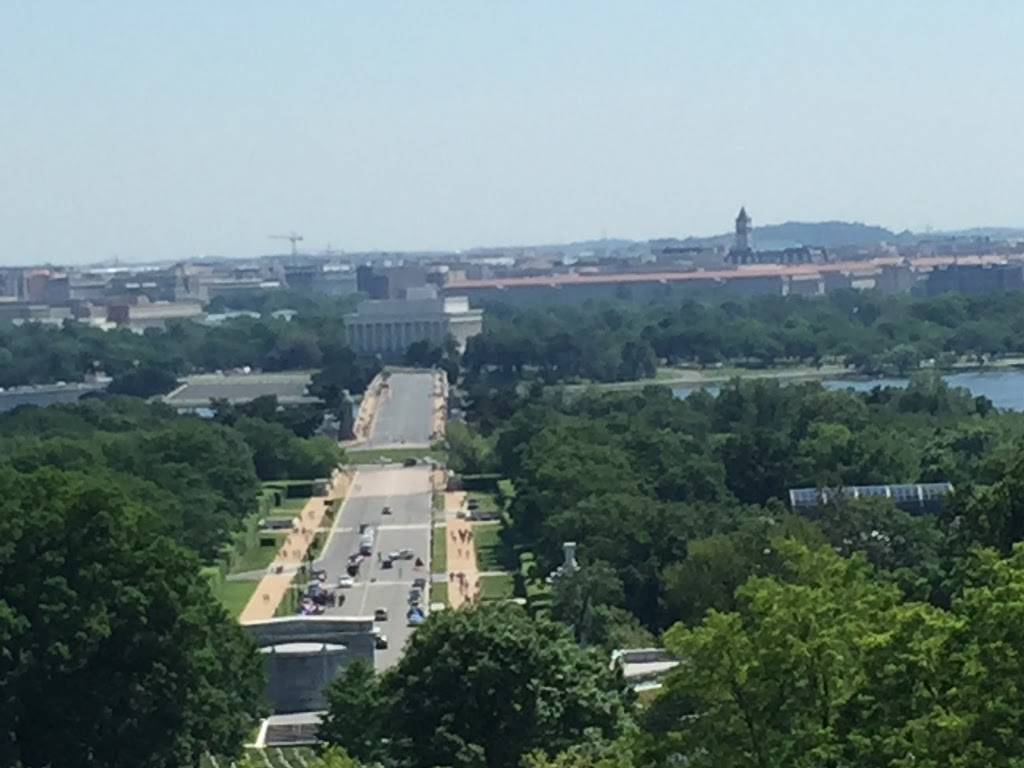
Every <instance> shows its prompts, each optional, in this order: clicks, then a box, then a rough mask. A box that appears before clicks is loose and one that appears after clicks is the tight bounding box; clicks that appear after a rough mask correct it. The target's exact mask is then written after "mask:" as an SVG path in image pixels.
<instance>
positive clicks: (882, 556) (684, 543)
mask: <svg viewBox="0 0 1024 768" xmlns="http://www.w3.org/2000/svg"><path fill="white" fill-rule="evenodd" d="M506 400H507V398H506ZM513 408H514V415H513V416H512V417H511V418H510V419H509V420H508V421H507V422H506V423H505V426H504V427H503V428H501V429H499V430H497V431H496V432H495V433H494V434H492V435H491V436H490V438H488V439H484V438H481V437H480V436H475V435H473V434H472V433H470V435H469V436H468V437H466V436H463V437H460V438H459V445H460V446H461V452H462V453H463V454H465V453H467V452H468V450H469V449H468V448H467V447H466V446H467V445H469V446H470V447H472V446H473V445H476V446H477V447H478V448H479V449H480V451H481V452H482V453H483V454H484V456H485V457H486V454H487V451H488V450H490V451H491V452H492V455H491V457H490V459H489V461H490V463H491V464H492V465H497V468H498V469H499V470H500V471H501V472H502V473H503V474H505V475H506V476H508V477H509V478H511V479H512V480H513V482H514V484H515V487H516V490H517V493H516V498H515V500H514V502H513V504H512V506H511V510H510V512H511V516H512V523H513V526H514V529H515V532H516V535H517V536H518V537H519V538H521V539H524V540H532V541H535V542H536V550H537V553H538V555H539V558H540V561H541V564H542V566H544V567H545V568H547V569H550V568H551V567H553V566H554V565H555V564H557V563H558V562H559V561H560V551H561V543H562V542H563V541H569V540H572V541H576V542H578V543H579V545H580V551H581V554H582V555H583V557H584V560H585V562H591V563H607V564H608V565H609V566H610V567H611V570H612V572H613V574H614V575H615V576H616V577H617V578H618V579H619V580H620V582H621V588H622V590H623V592H622V594H623V597H624V599H620V598H618V597H617V593H616V590H615V588H614V587H613V588H610V589H606V590H605V592H607V593H608V594H611V595H612V596H613V597H614V599H609V600H607V601H605V604H606V605H607V606H608V607H609V608H615V607H617V606H622V605H624V606H626V607H628V609H629V610H630V611H631V612H632V613H633V614H634V615H635V616H636V617H637V618H638V619H640V620H641V622H642V623H643V624H645V625H646V626H647V627H649V628H650V629H654V630H656V629H660V628H664V627H667V626H669V625H670V624H672V623H673V622H675V621H678V620H681V619H684V620H691V621H692V620H695V619H699V618H700V616H702V615H703V612H704V610H705V609H706V608H707V607H719V608H723V609H725V608H729V607H730V605H731V603H730V601H731V600H732V591H733V589H734V588H735V587H738V586H739V585H740V584H742V583H743V582H744V581H745V580H746V579H747V577H749V576H750V575H752V574H755V573H762V572H764V571H765V569H768V570H769V571H770V569H771V568H772V567H773V563H772V558H771V557H770V555H766V554H764V550H765V549H766V546H767V545H766V542H767V541H768V540H769V539H770V538H771V537H772V536H774V535H776V534H777V532H778V531H780V530H786V531H789V532H791V534H792V535H794V536H796V537H798V538H800V539H801V540H803V541H806V542H808V543H811V544H816V543H825V542H827V543H830V544H832V545H833V546H835V547H837V548H838V549H840V551H843V552H847V553H851V552H854V551H863V552H865V553H866V554H867V556H868V557H869V558H870V559H871V561H872V562H873V563H874V564H875V565H876V566H877V567H878V568H879V569H881V570H884V571H885V572H886V573H887V574H889V576H890V577H891V578H892V579H894V580H896V581H897V582H898V583H900V585H901V586H903V587H904V589H906V590H907V591H908V593H912V594H915V595H917V596H920V597H927V596H931V597H932V598H933V599H935V600H937V601H941V598H940V597H939V594H940V593H941V592H942V591H943V590H944V587H943V583H942V581H943V577H942V575H941V570H940V569H939V567H938V560H939V558H940V556H945V555H944V554H943V553H944V552H946V550H948V548H949V546H952V544H951V542H952V540H953V539H954V538H956V537H953V536H952V535H951V534H949V532H947V531H945V530H944V529H943V530H940V528H941V526H942V524H943V523H942V521H940V520H937V519H936V518H934V517H921V518H914V517H912V516H910V515H907V514H906V513H901V512H899V511H898V510H894V509H893V508H892V507H891V505H888V504H886V505H884V507H883V508H881V509H879V508H878V507H877V506H876V505H871V504H858V505H844V507H843V509H841V510H831V509H826V510H822V511H821V513H820V514H819V515H818V516H817V517H816V518H815V519H814V520H813V521H807V520H800V519H794V518H792V517H791V516H790V515H789V514H788V513H787V511H786V508H785V506H784V501H785V499H786V491H787V489H789V488H792V487H821V486H829V487H831V486H837V485H853V484H877V483H887V482H892V483H899V482H919V481H931V480H935V481H939V480H948V481H951V482H953V483H954V485H956V486H957V487H961V494H962V497H963V498H967V497H969V496H970V494H971V491H970V486H971V485H972V484H982V483H995V482H996V481H998V480H1000V479H1001V478H1002V477H1003V476H1004V475H1005V474H1006V473H1007V471H1008V470H1009V469H1010V468H1011V466H1012V465H1013V462H1014V460H1015V458H1014V457H1015V453H1016V448H1017V444H1018V441H1019V440H1020V438H1021V436H1022V435H1024V416H1021V415H1019V414H1012V413H1001V412H997V411H995V410H994V409H992V408H991V407H990V406H989V404H988V403H987V401H979V400H976V399H975V398H973V397H971V396H970V395H969V394H968V393H966V392H964V391H959V390H951V389H950V388H949V387H947V386H946V385H945V384H944V383H943V382H942V381H941V379H939V378H938V377H934V376H925V377H922V378H919V379H916V380H915V381H914V382H913V383H912V385H911V386H910V387H909V388H907V389H905V390H897V389H888V390H877V391H874V392H871V393H867V394H856V393H853V392H844V391H841V392H837V391H829V390H826V389H824V388H822V387H821V386H820V385H818V384H802V385H792V386H780V385H779V384H778V383H775V382H769V381H745V382H740V381H737V382H733V383H732V384H730V385H729V386H726V387H724V388H723V390H722V391H721V393H720V394H719V395H718V396H717V397H712V396H710V395H708V394H705V393H698V394H695V395H693V396H691V397H689V398H688V399H686V400H679V399H677V398H674V397H672V395H671V393H670V392H669V390H668V389H667V388H660V387H651V388H648V389H645V390H644V391H642V392H604V393H600V392H592V393H584V394H581V395H579V396H576V397H572V398H566V397H565V396H561V395H557V394H552V393H547V394H545V393H540V392H538V391H534V392H532V393H531V394H530V395H528V396H526V397H524V398H523V399H522V400H521V401H520V402H518V403H517V404H516V405H514V406H513ZM481 440H483V441H484V443H486V445H487V447H481V446H480V445H479V442H480V441H481ZM490 446H493V447H490ZM975 506H976V505H975ZM1022 518H1024V516H1022ZM971 519H972V520H974V519H977V516H975V517H974V518H971ZM974 527H976V528H979V529H981V528H983V529H984V530H985V531H990V530H993V528H994V527H993V524H991V523H985V522H984V521H983V520H979V521H978V522H977V525H976V526H974ZM958 530H959V531H960V533H959V534H958V536H959V537H961V538H962V537H963V536H964V535H965V534H964V531H965V526H960V527H959V528H958ZM972 530H973V529H972ZM871 531H873V532H874V534H873V535H872V536H867V533H866V532H871ZM982 532H984V531H980V532H979V533H978V535H977V536H974V538H973V541H980V542H982V543H986V544H989V543H992V544H998V543H999V542H997V541H995V537H994V535H993V536H989V537H987V538H986V537H983V536H981V533H982ZM966 546H969V543H967V542H966V541H963V542H961V543H960V544H958V547H959V549H960V550H961V551H962V550H963V549H964V548H965V547H966ZM1003 549H1004V550H1006V546H1005V544H1004V545H1003ZM691 558H692V559H691ZM710 574H717V575H714V576H711V575H710ZM607 631H608V630H602V632H607Z"/></svg>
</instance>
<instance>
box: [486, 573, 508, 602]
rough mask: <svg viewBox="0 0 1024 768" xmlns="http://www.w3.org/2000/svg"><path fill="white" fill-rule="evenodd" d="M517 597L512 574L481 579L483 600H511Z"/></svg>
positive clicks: (501, 574)
mask: <svg viewBox="0 0 1024 768" xmlns="http://www.w3.org/2000/svg"><path fill="white" fill-rule="evenodd" d="M514 595H515V579H514V578H513V577H512V574H511V573H498V574H494V575H491V576H481V577H480V599H481V600H511V599H512V597H514Z"/></svg>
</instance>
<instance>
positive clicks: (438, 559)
mask: <svg viewBox="0 0 1024 768" xmlns="http://www.w3.org/2000/svg"><path fill="white" fill-rule="evenodd" d="M430 572H431V573H448V527H447V526H444V525H439V526H434V532H433V535H432V536H431V540H430Z"/></svg>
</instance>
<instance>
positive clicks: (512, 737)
mask: <svg viewBox="0 0 1024 768" xmlns="http://www.w3.org/2000/svg"><path fill="white" fill-rule="evenodd" d="M351 674H361V673H351ZM361 682H362V684H363V688H364V691H365V689H370V690H369V691H365V692H364V694H352V693H345V692H343V691H341V690H340V688H342V687H343V686H344V685H345V678H342V679H341V681H339V682H336V683H334V684H333V685H332V689H331V692H330V694H329V701H330V703H331V710H330V713H329V715H328V718H327V721H326V724H325V729H324V736H326V737H327V738H329V739H332V740H333V741H336V742H337V743H338V744H339V746H341V747H343V748H345V749H346V750H348V751H349V753H350V754H352V755H353V756H354V757H357V758H359V759H376V758H378V757H380V756H381V753H380V752H379V751H376V750H375V749H373V748H372V747H371V746H370V745H367V744H366V743H365V739H364V736H363V735H362V734H361V733H359V732H358V730H357V729H354V728H351V727H348V726H344V725H343V724H342V720H343V718H345V717H351V716H352V715H351V713H352V710H353V709H361V710H363V712H361V713H360V717H361V725H363V727H365V728H367V729H368V730H369V732H370V733H386V734H387V735H388V742H387V744H386V745H384V746H381V747H380V749H382V750H383V752H384V757H385V758H386V762H388V763H389V764H394V765H399V766H407V767H408V768H432V766H439V765H445V766H452V767H453V768H514V767H517V766H519V764H520V761H521V760H522V758H523V756H524V755H526V754H528V753H530V752H533V751H535V750H540V751H542V752H544V753H546V754H554V753H556V752H559V751H561V750H563V749H566V748H568V747H570V746H572V745H573V744H575V743H577V742H579V741H581V740H583V739H584V738H601V739H607V738H613V737H614V736H616V735H617V734H618V733H619V730H620V728H621V727H622V725H623V718H624V715H625V708H626V704H627V702H628V696H627V693H626V691H625V690H624V687H623V685H622V682H621V681H620V680H619V679H617V677H616V676H615V675H613V674H612V673H611V672H609V670H608V665H607V661H606V660H605V659H604V658H602V657H601V656H599V655H597V654H595V653H592V652H589V651H586V650H583V649H581V648H580V647H579V646H577V645H576V643H575V642H574V641H573V638H572V636H571V635H570V634H569V633H568V631H567V630H566V629H565V628H564V627H563V626H562V625H560V624H556V623H553V622H550V621H547V620H544V619H537V620H533V619H531V618H530V617H529V616H528V615H527V614H526V612H525V611H524V610H523V609H522V608H520V607H518V606H515V605H492V606H486V605H485V606H482V607H477V608H473V609H471V610H463V611H446V612H442V613H439V614H434V615H433V616H431V618H430V620H429V621H428V622H427V623H426V624H425V625H424V626H422V627H421V628H420V629H419V630H417V632H416V633H415V634H414V635H413V636H412V638H411V639H410V641H409V644H408V646H407V648H406V653H405V656H403V658H402V659H401V661H400V662H399V663H398V664H397V665H396V666H395V667H394V668H393V669H391V670H389V671H388V672H386V673H385V674H384V675H383V676H382V677H380V678H379V679H378V681H377V682H376V685H378V686H379V688H378V689H377V690H372V686H373V685H374V683H372V682H370V681H363V680H361ZM353 697H355V698H353ZM378 697H379V698H378ZM378 700H379V701H382V702H383V703H382V704H381V705H380V707H377V705H376V704H375V703H374V702H376V701H378ZM364 705H365V706H364Z"/></svg>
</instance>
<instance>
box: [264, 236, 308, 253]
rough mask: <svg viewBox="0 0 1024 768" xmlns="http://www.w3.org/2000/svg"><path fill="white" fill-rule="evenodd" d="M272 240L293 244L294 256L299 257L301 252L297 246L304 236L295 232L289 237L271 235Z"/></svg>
mask: <svg viewBox="0 0 1024 768" xmlns="http://www.w3.org/2000/svg"><path fill="white" fill-rule="evenodd" d="M270 239H271V240H288V241H290V242H291V244H292V256H298V255H299V251H298V249H297V248H296V247H295V244H296V243H297V242H299V241H301V240H302V235H297V234H295V233H294V232H289V233H288V234H287V235H270Z"/></svg>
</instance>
